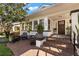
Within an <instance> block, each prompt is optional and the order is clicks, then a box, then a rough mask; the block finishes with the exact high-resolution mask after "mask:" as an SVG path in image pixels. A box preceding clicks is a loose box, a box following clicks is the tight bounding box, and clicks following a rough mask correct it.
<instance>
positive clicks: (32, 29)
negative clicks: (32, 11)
mask: <svg viewBox="0 0 79 59" xmlns="http://www.w3.org/2000/svg"><path fill="white" fill-rule="evenodd" d="M32 30H34V21H32Z"/></svg>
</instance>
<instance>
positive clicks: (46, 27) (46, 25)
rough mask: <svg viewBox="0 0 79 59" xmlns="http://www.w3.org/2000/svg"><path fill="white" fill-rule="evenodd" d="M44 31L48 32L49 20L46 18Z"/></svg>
mask: <svg viewBox="0 0 79 59" xmlns="http://www.w3.org/2000/svg"><path fill="white" fill-rule="evenodd" d="M44 30H48V18H47V17H45V18H44Z"/></svg>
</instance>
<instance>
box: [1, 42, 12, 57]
mask: <svg viewBox="0 0 79 59" xmlns="http://www.w3.org/2000/svg"><path fill="white" fill-rule="evenodd" d="M12 55H13V53H12V51H11V50H10V49H9V48H8V47H7V46H6V44H3V43H2V44H0V56H12Z"/></svg>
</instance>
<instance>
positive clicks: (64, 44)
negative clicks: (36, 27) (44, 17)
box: [7, 38, 73, 56]
mask: <svg viewBox="0 0 79 59" xmlns="http://www.w3.org/2000/svg"><path fill="white" fill-rule="evenodd" d="M7 46H8V47H9V48H10V49H11V50H12V51H13V53H14V55H15V56H72V55H73V46H72V44H71V43H70V40H69V39H57V38H49V39H48V40H47V41H46V42H45V43H44V44H43V45H42V46H41V47H40V48H38V47H36V46H34V45H30V40H20V41H18V42H16V43H8V44H7Z"/></svg>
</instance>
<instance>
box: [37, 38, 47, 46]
mask: <svg viewBox="0 0 79 59" xmlns="http://www.w3.org/2000/svg"><path fill="white" fill-rule="evenodd" d="M44 42H46V39H43V40H36V47H41V45H43V43H44Z"/></svg>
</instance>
